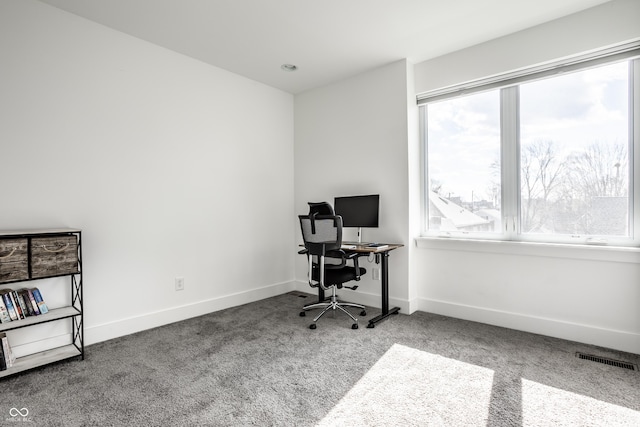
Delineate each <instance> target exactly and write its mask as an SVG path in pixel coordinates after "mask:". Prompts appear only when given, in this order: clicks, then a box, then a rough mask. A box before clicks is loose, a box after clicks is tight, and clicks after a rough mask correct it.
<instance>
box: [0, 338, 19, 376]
mask: <svg viewBox="0 0 640 427" xmlns="http://www.w3.org/2000/svg"><path fill="white" fill-rule="evenodd" d="M0 342H1V343H2V351H3V352H4V360H5V363H6V364H7V368H10V367H12V366H13V364H14V362H15V361H16V357H15V356H14V355H13V352H12V351H11V346H9V338H7V334H5V333H4V332H2V333H0Z"/></svg>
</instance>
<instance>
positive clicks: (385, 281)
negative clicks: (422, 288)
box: [318, 242, 404, 328]
mask: <svg viewBox="0 0 640 427" xmlns="http://www.w3.org/2000/svg"><path fill="white" fill-rule="evenodd" d="M383 244H385V245H387V246H386V247H384V248H370V247H367V243H362V244H360V243H355V242H342V250H343V251H345V252H347V253H353V252H355V253H357V254H358V258H359V257H363V256H369V255H370V254H374V255H375V262H376V264H380V279H381V284H380V286H381V288H382V293H381V300H382V301H381V302H382V304H381V308H382V313H380V314H379V315H378V316H376V317H374V318H373V319H370V320H369V324H368V325H367V328H375V327H376V324H377V323H379V322H382V321H383V320H385V319H386V318H387V317H389V316H391V315H393V314H398V311H400V307H393V308H391V309H389V252H391V251H392V250H394V249H398V248H401V247H403V246H404V245H401V244H396V243H383ZM345 246H355V247H354V248H346V247H345ZM318 300H319V301H324V290H323V289H322V288H320V287H318Z"/></svg>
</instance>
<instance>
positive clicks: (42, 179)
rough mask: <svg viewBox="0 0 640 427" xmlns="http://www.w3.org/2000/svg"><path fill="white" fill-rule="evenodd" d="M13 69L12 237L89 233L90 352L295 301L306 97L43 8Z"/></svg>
mask: <svg viewBox="0 0 640 427" xmlns="http://www.w3.org/2000/svg"><path fill="white" fill-rule="evenodd" d="M0 58H2V61H1V66H0V94H1V95H0V164H1V175H2V177H3V178H2V182H3V184H2V186H1V190H0V195H1V199H0V200H1V202H0V204H1V205H0V229H16V228H42V227H51V226H53V227H59V226H68V227H79V228H82V229H83V257H84V272H85V273H84V279H85V283H84V291H85V313H86V314H85V330H86V343H88V344H90V343H93V342H97V341H101V340H105V339H108V338H112V337H115V336H120V335H123V334H127V333H131V332H134V331H137V330H141V329H145V328H149V327H153V326H157V325H160V324H164V323H168V322H171V321H176V320H180V319H185V318H188V317H192V316H197V315H200V314H203V313H206V312H210V311H214V310H217V309H221V308H225V307H229V306H233V305H237V304H242V303H245V302H249V301H252V300H255V299H260V298H264V297H268V296H272V295H276V294H279V293H282V292H285V291H287V290H290V289H293V284H292V282H293V271H294V258H295V253H293V252H292V251H291V242H292V241H293V240H294V232H295V231H296V230H295V228H293V227H292V222H291V212H292V211H293V96H292V95H290V94H287V93H285V92H282V91H279V90H276V89H273V88H270V87H267V86H265V85H262V84H259V83H256V82H254V81H251V80H248V79H246V78H243V77H240V76H237V75H234V74H232V73H229V72H226V71H224V70H221V69H218V68H215V67H212V66H209V65H206V64H204V63H202V62H199V61H196V60H193V59H190V58H187V57H185V56H182V55H179V54H176V53H174V52H171V51H168V50H166V49H163V48H160V47H157V46H155V45H151V44H149V43H146V42H144V41H141V40H139V39H135V38H132V37H129V36H127V35H125V34H122V33H119V32H116V31H113V30H110V29H108V28H106V27H103V26H100V25H97V24H95V23H92V22H90V21H87V20H84V19H81V18H78V17H76V16H74V15H71V14H67V13H65V12H63V11H60V10H58V9H55V8H52V7H49V6H47V5H44V4H42V3H39V2H36V1H32V0H3V1H2V2H0ZM177 276H181V277H184V279H185V285H186V289H185V290H184V291H181V292H176V291H175V290H174V278H175V277H177ZM38 286H40V287H41V288H42V291H43V294H44V296H45V298H47V293H48V289H47V287H46V286H47V285H46V284H45V283H42V284H40V282H38ZM51 286H55V285H51ZM49 296H50V298H51V300H52V301H53V300H54V299H55V298H54V295H53V292H49ZM20 336H24V334H22V335H20ZM15 340H16V342H17V341H20V340H22V338H19V337H18V335H17V334H16V336H15ZM16 342H14V344H16Z"/></svg>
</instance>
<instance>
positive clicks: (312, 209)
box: [307, 202, 335, 215]
mask: <svg viewBox="0 0 640 427" xmlns="http://www.w3.org/2000/svg"><path fill="white" fill-rule="evenodd" d="M307 203H308V204H309V215H313V214H314V213H315V214H318V215H335V212H334V211H333V206H331V204H329V202H307Z"/></svg>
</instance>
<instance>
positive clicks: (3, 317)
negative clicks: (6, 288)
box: [0, 291, 11, 323]
mask: <svg viewBox="0 0 640 427" xmlns="http://www.w3.org/2000/svg"><path fill="white" fill-rule="evenodd" d="M1 293H2V291H0V294H1ZM8 322H11V317H10V316H9V310H7V306H6V304H5V303H4V298H2V295H0V323H8Z"/></svg>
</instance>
